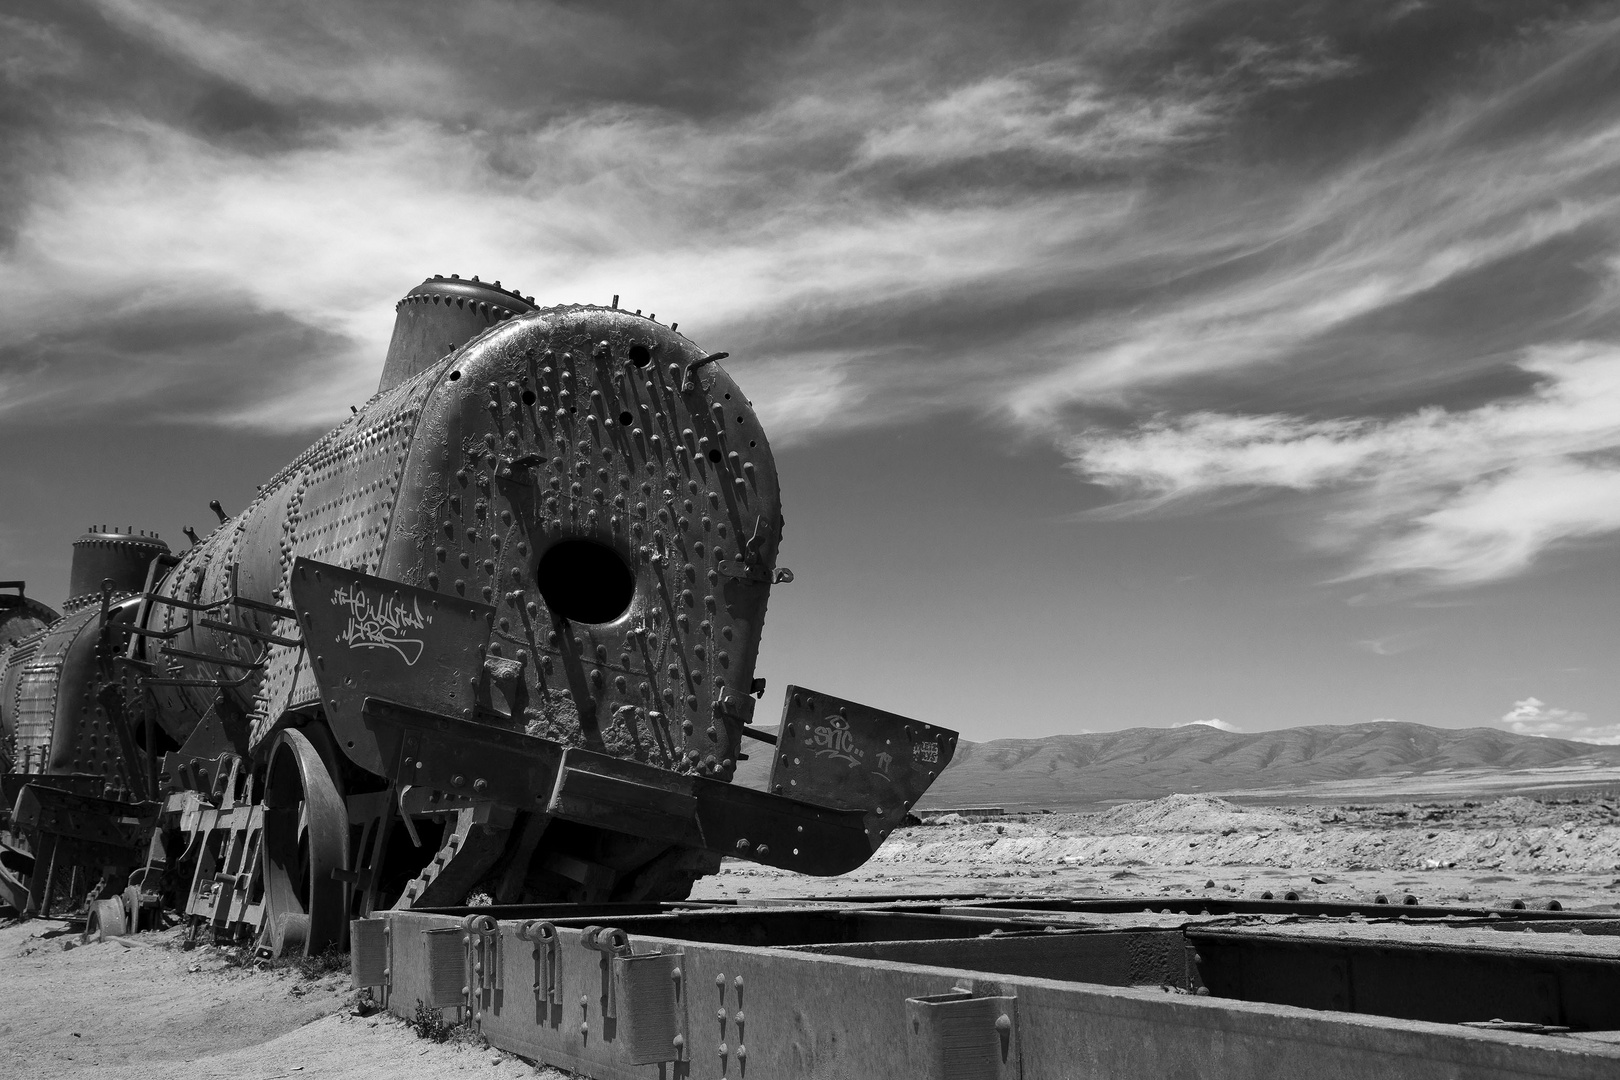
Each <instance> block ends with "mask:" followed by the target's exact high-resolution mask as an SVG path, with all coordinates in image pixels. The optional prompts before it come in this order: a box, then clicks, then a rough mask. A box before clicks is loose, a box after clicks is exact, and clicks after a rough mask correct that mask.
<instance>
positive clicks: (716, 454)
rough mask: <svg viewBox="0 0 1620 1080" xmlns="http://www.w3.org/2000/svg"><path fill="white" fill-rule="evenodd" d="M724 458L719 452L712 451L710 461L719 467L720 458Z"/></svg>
mask: <svg viewBox="0 0 1620 1080" xmlns="http://www.w3.org/2000/svg"><path fill="white" fill-rule="evenodd" d="M722 456H723V455H722V454H721V453H720V451H718V450H710V451H709V460H710V461H712V462H714V463H715V464H716V465H718V464H719V463H720V458H721V457H722Z"/></svg>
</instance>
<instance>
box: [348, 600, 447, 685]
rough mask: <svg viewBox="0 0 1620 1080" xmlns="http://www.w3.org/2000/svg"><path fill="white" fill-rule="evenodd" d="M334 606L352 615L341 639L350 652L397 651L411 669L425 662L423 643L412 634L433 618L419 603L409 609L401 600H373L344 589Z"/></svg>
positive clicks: (429, 622)
mask: <svg viewBox="0 0 1620 1080" xmlns="http://www.w3.org/2000/svg"><path fill="white" fill-rule="evenodd" d="M332 603H333V604H335V605H337V606H338V607H342V608H347V609H348V611H349V625H348V626H347V627H345V628H344V630H343V632H342V633H341V634H339V635H338V640H339V641H343V642H346V643H348V646H349V648H351V649H393V650H394V651H395V652H397V653H399V655H400V658H401V659H403V660H404V661H405V663H406V665H407V666H411V665H414V664H415V663H416V662H417V661H418V660H420V659H422V650H423V649H424V648H425V646H424V645H423V643H422V639H421V638H417V637H410V636H409V634H410V632H411V631H413V630H416V631H419V630H422V629H423V628H425V627H427V626H428V625H430V624H431V623H432V622H433V616H432V615H423V614H422V608H421V605H420V604H418V603H417V602H416V600H414V599H413V600H412V601H411V604H410V606H409V607H406V606H405V604H403V603H402V602H401V601H400V599H399V597H397V596H383V595H375V596H373V595H370V594H368V593H367V592H366V591H365V590H364V589H362V588H360V587H359V586H358V585H356V586H349V585H344V586H341V587H339V588H338V589H337V590H336V591H335V592H333V593H332Z"/></svg>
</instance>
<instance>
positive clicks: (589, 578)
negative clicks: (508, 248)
mask: <svg viewBox="0 0 1620 1080" xmlns="http://www.w3.org/2000/svg"><path fill="white" fill-rule="evenodd" d="M397 311H398V315H397V320H396V327H395V334H394V340H393V343H392V345H391V347H390V352H389V355H388V357H387V358H386V360H385V363H384V371H383V377H382V381H381V384H380V386H379V391H378V393H377V395H376V396H375V397H374V398H373V399H372V400H371V401H369V402H367V403H366V405H365V406H364V407H362V408H359V409H356V410H354V413H353V415H352V416H350V417H349V418H348V419H347V420H345V421H344V422H343V423H342V424H340V425H339V426H338V427H337V428H335V429H334V430H333V431H331V432H330V433H328V434H327V435H326V436H324V437H323V438H321V439H320V440H319V441H317V442H316V443H315V444H314V445H313V446H312V447H310V449H309V450H307V451H306V452H305V453H303V454H302V455H300V456H299V457H298V458H297V459H296V460H295V461H294V462H292V463H291V464H290V465H288V466H287V467H286V468H284V469H283V470H281V471H280V472H279V473H278V474H277V475H276V476H274V477H272V478H271V479H270V481H269V482H268V483H267V484H265V485H264V486H262V487H261V488H260V489H259V493H258V496H257V497H256V498H255V499H254V501H253V502H252V504H251V505H249V506H248V507H247V508H246V509H245V510H243V511H242V512H241V513H240V514H238V515H236V516H234V517H227V516H226V515H225V514H224V513H223V512H220V517H221V522H220V525H219V527H218V528H216V529H215V530H214V531H213V532H212V533H210V534H209V535H208V536H206V537H203V538H194V543H193V546H191V547H190V548H189V549H188V550H185V551H182V552H180V553H178V554H170V553H169V552H168V551H167V549H166V548H163V547H162V546H161V543H160V542H156V541H155V538H145V537H140V538H139V539H138V541H137V538H136V537H135V535H134V534H133V531H132V532H131V533H130V534H128V535H125V534H119V533H116V532H114V533H112V534H111V536H113V537H117V539H116V540H111V539H109V538H108V534H105V533H102V534H92V536H91V537H86V538H81V544H80V545H76V549H75V574H74V591H75V593H76V594H77V595H76V596H75V597H74V599H73V601H72V602H71V603H70V605H69V612H68V614H67V615H66V616H65V617H64V618H63V619H61V620H59V621H57V622H55V623H53V624H52V625H51V626H49V627H48V628H46V629H45V630H42V631H38V632H36V633H35V634H34V635H33V636H32V637H31V638H29V639H25V642H31V644H26V645H25V643H19V644H18V645H14V646H13V647H12V648H11V650H10V651H9V653H6V654H0V693H4V695H5V696H4V697H3V698H0V730H4V731H5V733H6V734H7V736H8V738H9V740H10V742H12V743H14V744H15V746H16V747H17V748H18V752H17V753H16V754H14V756H13V758H12V763H11V765H10V767H9V771H10V773H11V774H12V775H11V776H10V777H9V779H8V783H7V790H6V795H7V797H8V801H9V800H11V799H13V798H14V799H15V800H16V805H17V813H16V814H15V815H14V819H15V820H14V822H13V830H12V832H13V833H14V834H16V835H17V836H18V837H19V838H21V840H23V841H25V840H26V837H27V836H28V835H30V829H32V832H33V833H35V834H38V835H40V836H45V835H51V836H54V837H55V841H56V844H55V847H54V848H53V852H52V857H53V859H54V860H55V861H57V862H62V863H64V864H73V865H75V866H77V865H80V864H84V865H86V867H87V873H86V876H87V878H88V877H89V876H90V871H91V870H94V869H96V868H98V867H99V872H100V873H101V875H102V877H103V878H112V877H116V876H117V875H118V872H119V871H120V870H124V871H125V872H127V866H121V865H120V863H119V860H118V859H117V858H114V857H113V856H114V853H115V852H116V850H117V843H120V842H121V843H125V844H126V846H129V845H133V846H134V847H136V848H138V847H139V837H140V836H141V835H142V834H141V832H140V829H139V828H138V825H139V823H140V822H141V821H144V820H146V819H148V818H151V819H152V820H153V822H154V824H153V826H152V828H151V830H150V832H151V833H152V835H153V837H154V838H155V839H154V840H153V841H152V843H150V844H149V845H148V846H147V848H146V850H144V851H140V852H138V854H139V856H140V857H141V858H142V859H144V869H145V870H146V871H148V874H147V880H148V882H150V880H152V876H151V874H150V871H151V870H152V869H153V868H158V867H161V868H164V869H165V870H166V872H167V873H168V874H169V877H170V879H172V880H171V885H170V888H171V889H177V888H178V886H175V885H174V884H173V881H174V880H178V878H176V875H179V876H180V877H184V876H185V874H184V872H183V871H184V868H182V867H181V866H180V863H181V862H183V861H184V859H183V853H184V852H185V851H187V850H190V849H194V848H196V846H197V844H196V843H195V841H196V839H197V837H198V835H199V833H200V832H208V831H209V830H213V831H214V832H216V833H217V832H219V831H220V830H221V829H223V828H224V826H222V825H219V824H218V821H219V820H223V819H220V818H219V815H220V814H222V813H226V812H227V811H233V808H237V807H242V808H251V809H252V810H253V811H254V812H256V813H258V815H259V818H258V819H257V823H256V824H254V823H253V821H250V819H251V818H252V814H251V813H248V812H247V811H246V810H244V813H243V814H242V815H238V817H241V821H240V822H238V823H237V826H233V828H234V829H235V832H234V833H231V835H230V836H219V835H216V836H213V837H212V842H213V843H214V846H215V848H217V850H215V849H213V848H210V849H208V850H209V852H210V853H209V854H208V855H207V857H206V859H205V860H204V861H205V862H208V863H209V864H210V866H211V867H213V866H216V865H219V866H223V865H227V864H229V865H231V866H234V867H236V869H234V870H232V871H230V872H229V873H225V872H223V871H220V870H218V869H214V870H212V872H211V875H210V877H211V880H209V881H202V880H200V878H199V877H198V871H197V870H196V869H195V868H194V867H193V868H190V869H191V880H190V882H189V883H188V884H186V886H185V888H186V889H187V890H189V892H187V894H186V897H185V898H183V899H181V900H180V901H179V902H178V906H180V907H182V908H183V909H185V910H188V911H191V912H193V913H197V912H198V911H200V910H202V909H204V908H206V909H208V910H212V911H215V912H216V913H217V912H219V911H221V910H230V911H233V912H234V913H235V914H234V915H232V916H231V919H230V920H227V921H231V922H233V925H234V924H243V925H247V924H252V925H253V926H255V927H263V928H264V929H265V932H266V933H267V934H268V935H270V937H271V938H272V939H273V941H274V944H275V947H277V948H282V947H300V948H306V949H315V948H321V947H325V946H327V945H329V944H332V943H333V942H335V941H338V940H340V939H341V937H342V933H343V927H344V926H345V925H346V921H347V919H348V917H349V916H351V915H363V914H365V913H366V912H368V911H370V910H373V909H377V908H381V907H390V906H392V907H408V906H423V905H431V904H445V903H459V902H461V900H462V899H463V898H464V897H465V896H466V895H467V894H468V893H469V892H472V891H480V892H484V893H487V894H489V895H490V896H491V897H492V898H495V899H499V900H501V901H503V902H512V901H519V900H522V901H552V900H571V901H596V900H608V899H653V900H656V899H668V898H673V897H679V896H684V895H685V893H686V891H687V890H688V889H689V888H690V885H691V882H692V881H693V880H695V878H697V877H698V876H701V875H702V874H704V873H708V872H711V871H712V870H714V869H715V868H717V867H718V865H719V861H720V859H721V857H722V856H723V855H736V856H741V857H746V858H751V859H755V860H758V861H763V862H768V863H771V864H774V865H781V866H788V867H791V868H794V869H800V870H803V871H805V872H809V873H836V872H840V871H841V870H844V869H849V868H852V867H853V866H855V865H859V863H860V862H861V861H863V860H864V859H865V858H866V857H867V856H869V855H870V853H871V851H872V850H874V849H875V847H876V846H877V844H879V843H881V842H882V839H883V838H884V837H885V836H887V835H888V832H889V831H890V830H891V829H892V828H893V827H894V826H895V825H896V824H898V822H899V820H900V819H901V818H902V817H903V816H904V814H905V812H906V810H907V809H908V808H909V806H910V805H911V804H912V803H913V802H915V800H916V798H917V797H918V796H919V795H920V794H921V793H922V791H923V790H925V789H926V787H927V784H928V783H929V782H931V781H932V779H933V778H934V777H935V776H936V775H937V774H938V772H939V771H940V770H941V769H943V768H944V766H945V764H947V763H948V761H949V758H950V754H951V752H952V749H953V748H954V734H953V733H950V732H946V731H943V730H942V729H937V728H933V727H930V726H929V725H926V724H920V723H918V722H916V721H911V720H907V719H905V718H903V717H895V716H891V715H889V714H885V713H880V712H878V711H876V710H871V709H867V708H865V707H863V706H860V705H858V704H856V703H853V702H844V701H840V700H838V699H833V698H828V697H827V696H826V695H817V694H815V693H814V692H810V691H800V690H797V689H796V688H790V693H789V695H788V706H787V710H786V711H785V713H784V724H783V728H782V732H783V735H782V742H781V744H780V749H781V750H782V752H781V753H780V754H779V755H776V756H774V757H773V780H772V785H771V786H772V789H773V790H771V791H770V792H753V791H746V790H743V789H738V788H735V787H732V786H731V785H729V783H728V781H729V780H730V779H731V777H732V775H733V773H734V772H735V769H736V764H737V762H738V761H739V760H741V758H742V757H743V756H745V751H744V745H745V744H744V740H745V739H746V738H748V737H750V736H753V737H754V738H755V739H756V740H757V742H758V745H760V746H762V747H765V748H767V750H768V751H769V747H770V744H772V743H774V742H776V739H775V738H774V737H773V736H770V735H768V734H765V733H761V732H757V731H755V730H753V729H752V728H751V724H752V720H753V707H754V695H755V694H757V693H759V692H762V690H763V685H762V683H759V682H757V681H756V680H755V677H754V670H755V665H756V661H757V657H758V652H759V644H760V637H761V632H762V626H763V619H764V615H765V610H766V605H767V601H768V598H769V593H770V589H771V587H772V585H773V584H776V583H778V582H780V581H784V580H791V575H789V574H788V573H787V572H786V571H784V570H781V569H779V568H778V567H777V565H776V556H777V550H778V545H779V543H780V538H781V531H782V520H783V519H782V513H781V498H780V491H779V488H778V484H777V476H776V468H775V464H774V461H773V459H772V456H771V452H770V447H769V443H768V442H767V440H766V436H765V433H764V431H763V429H762V428H761V425H760V423H759V420H758V418H757V416H756V414H755V412H754V409H753V407H752V404H751V403H750V402H749V401H748V399H747V398H746V396H745V395H744V394H743V392H742V390H741V389H740V388H739V387H738V385H737V384H736V382H735V381H734V380H733V379H732V378H731V377H730V375H728V374H727V373H726V372H725V371H724V370H723V369H722V368H721V367H720V366H719V363H718V360H720V359H722V358H723V357H724V355H725V354H708V353H705V352H704V351H703V350H701V349H699V348H698V347H697V346H696V345H694V344H693V343H692V342H690V341H689V340H687V339H686V338H685V337H683V336H681V335H680V334H679V333H677V332H676V329H675V327H674V326H665V325H663V324H660V323H657V322H655V321H653V320H652V319H651V318H643V317H642V316H640V315H639V313H637V314H631V313H628V312H625V311H622V310H619V309H618V308H617V306H616V303H615V305H613V306H607V307H600V306H590V305H571V306H564V307H552V308H545V309H536V308H535V307H534V306H533V303H532V300H531V299H530V298H524V297H521V296H519V295H518V294H516V293H509V292H506V291H505V290H502V289H500V288H499V287H498V285H496V286H491V285H487V284H483V283H479V282H477V281H476V279H474V280H473V281H462V280H460V279H458V278H450V279H444V278H435V279H431V280H429V281H426V282H424V283H423V284H422V285H421V286H419V287H418V288H416V289H413V290H412V291H411V293H410V294H408V295H407V296H406V298H405V299H404V300H402V301H401V303H400V305H399V307H398V309H397ZM216 508H217V504H216ZM96 537H99V539H97V538H96ZM140 544H145V545H146V546H145V547H144V548H140V550H133V549H134V548H138V547H139V546H140ZM81 547H82V548H84V550H83V551H81V550H80V549H81ZM81 561H82V562H84V563H85V566H84V568H83V572H82V573H81V572H80V570H81V568H80V563H81ZM97 578H99V580H100V587H99V589H97V590H96V591H94V592H93V593H91V592H90V591H89V590H91V589H94V588H95V584H94V583H95V580H96V579H97ZM20 650H22V651H26V652H27V655H26V656H23V655H22V652H21V651H20ZM795 738H797V739H798V740H799V741H800V742H802V743H803V744H804V746H805V748H806V749H805V751H804V752H803V753H798V752H791V751H793V749H794V748H793V747H791V746H790V745H789V744H790V742H791V740H792V739H795ZM817 740H819V742H818V741H817ZM812 747H814V749H812ZM823 751H826V752H825V753H823ZM19 755H20V756H19ZM19 782H23V783H22V786H23V787H26V788H28V789H29V790H28V791H26V792H25V791H23V790H21V789H20V788H19ZM25 796H26V798H25ZM29 799H31V800H32V801H31V802H29V801H28V800H29ZM70 799H81V800H82V799H100V800H104V801H105V802H107V804H108V805H107V806H105V807H101V809H100V811H99V812H100V813H101V814H102V815H103V816H107V815H111V816H113V817H117V818H118V819H119V820H120V821H121V822H122V824H123V826H124V828H123V831H118V830H114V831H113V834H107V835H97V836H94V837H85V836H80V837H77V838H75V837H71V836H67V835H66V834H64V833H62V832H61V830H58V831H57V832H56V833H52V832H51V830H50V828H49V827H48V823H49V822H52V821H63V820H67V819H68V818H69V817H71V815H70V814H68V812H67V811H68V810H69V809H70V807H68V806H66V805H65V804H64V805H57V804H61V803H62V801H63V800H70ZM52 800H55V801H56V802H55V803H53V801H52ZM25 804H26V807H27V809H28V813H27V814H25V813H24V812H23V811H24V808H25ZM53 806H55V809H53V808H52V807H53ZM79 809H80V811H84V810H85V807H83V806H81V807H79ZM210 812H212V813H213V815H214V817H212V818H210V817H209V816H208V814H209V813H210ZM79 816H80V818H83V816H84V814H83V813H80V815H79ZM232 820H233V821H235V820H236V819H235V818H232ZM209 822H212V824H209ZM238 826H239V827H238ZM114 834H115V835H114ZM131 838H134V839H131ZM96 844H100V846H99V847H97V846H95V845H96ZM75 845H77V846H75ZM85 845H90V846H89V847H86V846H85ZM24 846H26V844H25V845H24ZM204 846H205V848H206V847H207V845H204ZM238 849H239V850H238ZM74 852H77V854H74ZM63 856H65V858H64V857H63ZM130 861H132V860H131V858H130V857H127V856H126V857H125V859H124V864H127V863H129V862H130ZM60 869H61V867H58V868H57V871H59V870H60ZM57 871H51V870H48V869H47V868H44V867H41V866H36V867H34V873H35V876H36V878H39V879H40V880H37V881H35V883H34V885H33V887H32V890H31V891H32V893H33V894H40V895H43V894H49V892H50V887H49V882H48V881H46V880H45V879H44V878H43V877H41V875H48V874H51V873H56V872H57ZM233 875H234V876H233ZM58 880H59V875H58ZM222 890H224V891H227V892H234V893H240V894H241V895H240V896H237V897H236V898H235V899H230V898H229V897H227V898H226V900H223V901H222V900H221V897H220V893H221V891H222ZM30 902H32V903H34V904H35V905H36V906H37V904H38V903H39V902H40V900H39V895H35V896H33V898H32V899H31V901H30ZM216 921H217V920H216Z"/></svg>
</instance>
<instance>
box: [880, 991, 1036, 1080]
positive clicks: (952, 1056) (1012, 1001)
mask: <svg viewBox="0 0 1620 1080" xmlns="http://www.w3.org/2000/svg"><path fill="white" fill-rule="evenodd" d="M906 1016H907V1019H909V1020H910V1021H911V1023H910V1025H909V1026H910V1028H911V1034H912V1037H913V1051H914V1060H917V1061H919V1062H920V1063H921V1064H922V1065H923V1068H922V1069H921V1070H920V1073H919V1075H922V1076H937V1077H942V1078H946V1080H1017V1078H1018V1077H1020V1076H1021V1075H1022V1067H1021V1065H1020V1063H1019V1059H1018V999H1017V998H1016V997H975V996H974V994H973V991H971V990H963V989H956V990H952V991H951V992H950V993H948V994H932V995H929V996H927V997H916V998H907V999H906Z"/></svg>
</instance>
